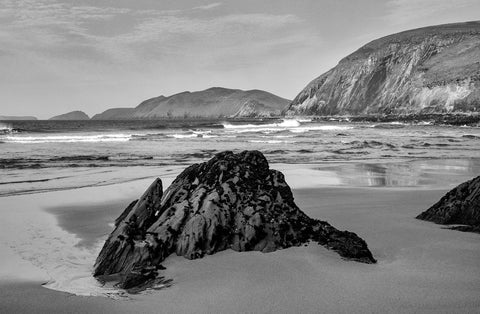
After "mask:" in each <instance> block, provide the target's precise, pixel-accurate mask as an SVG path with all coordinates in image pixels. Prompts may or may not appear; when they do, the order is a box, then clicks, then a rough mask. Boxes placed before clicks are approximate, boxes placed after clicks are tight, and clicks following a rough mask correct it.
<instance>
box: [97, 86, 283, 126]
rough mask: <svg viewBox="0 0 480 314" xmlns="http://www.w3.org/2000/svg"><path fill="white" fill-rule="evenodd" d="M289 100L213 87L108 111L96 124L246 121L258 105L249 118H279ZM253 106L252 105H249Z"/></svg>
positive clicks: (256, 92)
mask: <svg viewBox="0 0 480 314" xmlns="http://www.w3.org/2000/svg"><path fill="white" fill-rule="evenodd" d="M289 102H290V101H289V100H287V99H284V98H281V97H278V96H276V95H273V94H271V93H268V92H265V91H260V90H249V91H243V90H238V89H227V88H220V87H213V88H210V89H207V90H204V91H198V92H183V93H179V94H175V95H172V96H168V97H166V96H159V97H155V98H151V99H148V100H145V101H143V102H142V103H140V104H139V105H138V106H137V107H135V108H118V109H109V110H107V111H105V112H103V113H101V114H97V115H95V116H94V117H93V118H92V119H95V120H112V119H161V118H189V117H192V118H195V117H215V118H216V117H230V116H234V115H235V116H236V117H244V116H242V115H241V113H242V110H241V109H242V108H244V107H245V106H248V105H249V104H256V105H255V107H254V108H253V110H250V111H248V116H249V117H251V116H269V115H279V114H280V113H281V111H282V109H284V108H285V107H286V106H287V105H288V104H289ZM250 106H251V105H250Z"/></svg>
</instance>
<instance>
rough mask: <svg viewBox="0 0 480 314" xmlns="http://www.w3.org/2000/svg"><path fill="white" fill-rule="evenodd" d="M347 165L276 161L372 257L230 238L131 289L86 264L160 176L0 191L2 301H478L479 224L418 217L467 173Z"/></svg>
mask: <svg viewBox="0 0 480 314" xmlns="http://www.w3.org/2000/svg"><path fill="white" fill-rule="evenodd" d="M348 167H351V165H350V164H349V163H347V164H343V165H342V164H336V165H329V167H328V169H326V168H325V167H320V168H321V169H322V170H318V168H319V167H318V166H315V165H291V164H290V165H286V164H272V165H271V168H273V169H278V170H281V171H283V172H284V173H285V175H286V180H287V182H288V183H289V184H290V186H291V187H292V190H293V193H294V196H295V200H296V203H297V205H298V206H299V207H300V208H301V209H302V210H303V211H304V212H305V213H306V214H307V215H309V216H311V217H312V218H317V219H321V220H326V221H328V222H329V223H331V224H332V225H333V226H335V227H336V228H338V229H340V230H349V231H352V232H355V233H357V234H358V235H359V236H360V237H362V238H363V239H365V241H366V242H367V243H368V245H369V248H370V249H371V251H372V253H373V255H374V256H375V258H376V259H377V260H378V263H377V264H373V265H369V264H363V263H357V262H354V261H347V260H343V259H342V258H340V257H339V256H338V255H337V254H336V253H334V252H332V251H329V250H327V249H325V248H324V247H322V246H319V245H317V244H315V243H310V244H308V245H307V246H302V247H294V248H289V249H284V250H279V251H276V252H272V253H267V254H264V253H260V252H241V253H239V252H234V251H231V250H227V251H223V252H219V253H217V254H215V255H211V256H206V257H205V258H202V259H198V260H187V259H185V258H183V257H178V256H170V257H169V258H167V260H165V261H164V263H163V265H164V266H165V267H166V270H164V271H162V273H161V275H162V276H164V277H165V278H166V279H172V285H171V286H170V287H166V288H163V289H160V290H147V291H144V292H142V293H140V294H135V295H127V294H125V293H123V292H122V291H119V290H117V289H113V288H105V287H102V286H101V285H100V284H99V283H98V282H96V281H95V279H94V278H92V277H91V275H90V272H91V270H92V266H93V263H94V261H95V258H96V254H98V251H99V249H100V247H101V245H102V242H103V241H104V239H105V238H106V236H107V235H108V233H109V232H110V231H111V230H112V223H113V221H114V219H115V218H116V217H117V216H118V215H119V214H120V213H121V212H122V211H123V209H124V208H125V207H126V206H127V205H128V204H129V203H130V202H131V201H132V200H134V199H136V198H138V197H139V195H141V193H142V192H143V191H144V190H145V189H146V188H147V187H148V185H149V184H150V183H151V182H152V181H153V179H154V178H155V177H156V176H152V177H149V178H142V179H139V180H132V181H128V182H123V183H116V184H109V185H104V186H94V187H86V188H76V189H70V190H63V191H51V192H46V193H36V194H29V195H15V196H8V197H2V198H0V205H1V208H2V210H3V212H4V217H3V219H2V221H1V228H0V233H1V239H2V243H1V247H0V249H1V254H2V257H5V258H2V261H1V262H0V263H1V265H0V269H1V273H0V291H1V295H2V301H1V302H0V309H1V310H2V312H6V313H15V312H35V313H51V312H69V313H85V312H99V313H101V312H105V313H108V312H118V313H131V312H138V313H150V312H161V313H172V312H175V313H190V312H196V313H225V312H237V313H293V312H297V313H319V312H324V313H351V312H356V313H385V312H390V313H411V312H422V313H451V312H457V313H473V312H478V311H479V310H480V301H479V300H478V295H479V293H480V276H478V274H479V273H480V265H479V264H478V260H479V258H480V242H479V241H478V240H479V237H480V235H478V234H473V233H463V232H458V231H452V230H448V229H445V228H443V227H442V226H439V225H435V224H432V223H429V222H424V221H419V220H416V219H415V218H414V217H415V216H416V215H418V214H419V213H420V212H422V211H423V210H425V209H426V208H428V207H429V206H430V205H432V204H433V203H434V202H436V201H437V200H438V199H439V198H440V197H441V196H442V195H444V193H445V192H447V191H448V190H449V189H451V188H452V187H454V186H455V185H456V184H458V183H460V182H463V181H465V180H467V179H469V177H470V176H471V175H469V174H468V173H464V174H462V175H460V174H459V173H458V171H454V170H452V169H450V170H445V169H448V168H444V169H443V170H442V171H439V170H438V169H437V171H436V173H437V175H438V176H437V177H435V176H432V172H431V171H430V172H428V173H429V175H428V176H427V177H429V178H430V181H422V182H423V184H419V183H418V182H410V184H406V183H404V184H401V185H394V184H383V186H382V185H379V184H376V183H378V182H383V181H382V180H380V181H378V180H373V181H372V180H371V179H372V178H371V177H370V180H368V178H369V176H368V175H366V174H365V173H363V175H362V174H361V173H352V175H351V178H350V180H345V179H344V178H345V177H348V176H346V175H345V170H344V171H343V172H342V171H341V169H349V168H348ZM424 168H425V167H424ZM451 168H454V167H451ZM335 169H336V170H335ZM165 170H166V169H159V171H158V173H169V175H168V176H167V177H165V178H162V179H165V180H164V188H165V187H166V186H168V184H169V182H171V180H173V178H174V177H175V175H176V174H178V171H179V170H178V169H177V170H172V171H165ZM457 170H458V169H457ZM442 172H443V173H442ZM452 173H453V174H452ZM152 174H153V173H152ZM306 174H310V177H306ZM417 175H418V176H419V177H425V174H420V173H418V174H417ZM355 176H357V177H356V178H355ZM441 177H448V178H450V180H449V181H448V182H447V181H443V180H441V179H440V178H441ZM342 178H343V179H342ZM452 178H454V179H452ZM377 179H378V178H377ZM366 183H367V184H366ZM9 209H10V210H9ZM42 284H43V286H42ZM26 295H27V297H26Z"/></svg>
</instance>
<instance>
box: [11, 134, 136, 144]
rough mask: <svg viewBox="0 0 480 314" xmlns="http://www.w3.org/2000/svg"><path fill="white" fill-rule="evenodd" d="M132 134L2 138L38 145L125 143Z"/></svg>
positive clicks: (15, 136)
mask: <svg viewBox="0 0 480 314" xmlns="http://www.w3.org/2000/svg"><path fill="white" fill-rule="evenodd" d="M131 138H132V134H96V135H47V136H22V135H13V136H6V137H4V138H2V140H3V141H4V142H7V143H19V144H40V143H82V142H85V143H95V142H126V141H129V140H130V139H131Z"/></svg>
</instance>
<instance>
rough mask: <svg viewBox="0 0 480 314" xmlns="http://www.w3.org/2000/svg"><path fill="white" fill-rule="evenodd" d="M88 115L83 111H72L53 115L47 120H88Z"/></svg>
mask: <svg viewBox="0 0 480 314" xmlns="http://www.w3.org/2000/svg"><path fill="white" fill-rule="evenodd" d="M89 119H90V118H89V117H88V115H87V114H86V113H85V112H83V111H78V110H77V111H72V112H68V113H65V114H61V115H58V116H55V117H51V118H50V119H48V120H89Z"/></svg>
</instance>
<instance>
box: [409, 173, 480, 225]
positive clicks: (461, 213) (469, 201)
mask: <svg viewBox="0 0 480 314" xmlns="http://www.w3.org/2000/svg"><path fill="white" fill-rule="evenodd" d="M417 219H422V220H428V221H432V222H435V223H437V224H443V225H452V224H459V225H467V226H461V227H454V228H455V229H458V230H460V231H475V232H478V231H480V176H479V177H476V178H474V179H472V180H470V181H467V182H464V183H462V184H460V185H459V186H457V187H456V188H454V189H453V190H451V191H450V192H448V193H447V194H446V195H445V196H444V197H442V198H441V199H440V201H438V202H437V203H436V204H434V205H433V206H432V207H430V208H429V209H427V210H426V211H424V212H423V213H421V214H420V215H418V216H417Z"/></svg>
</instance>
